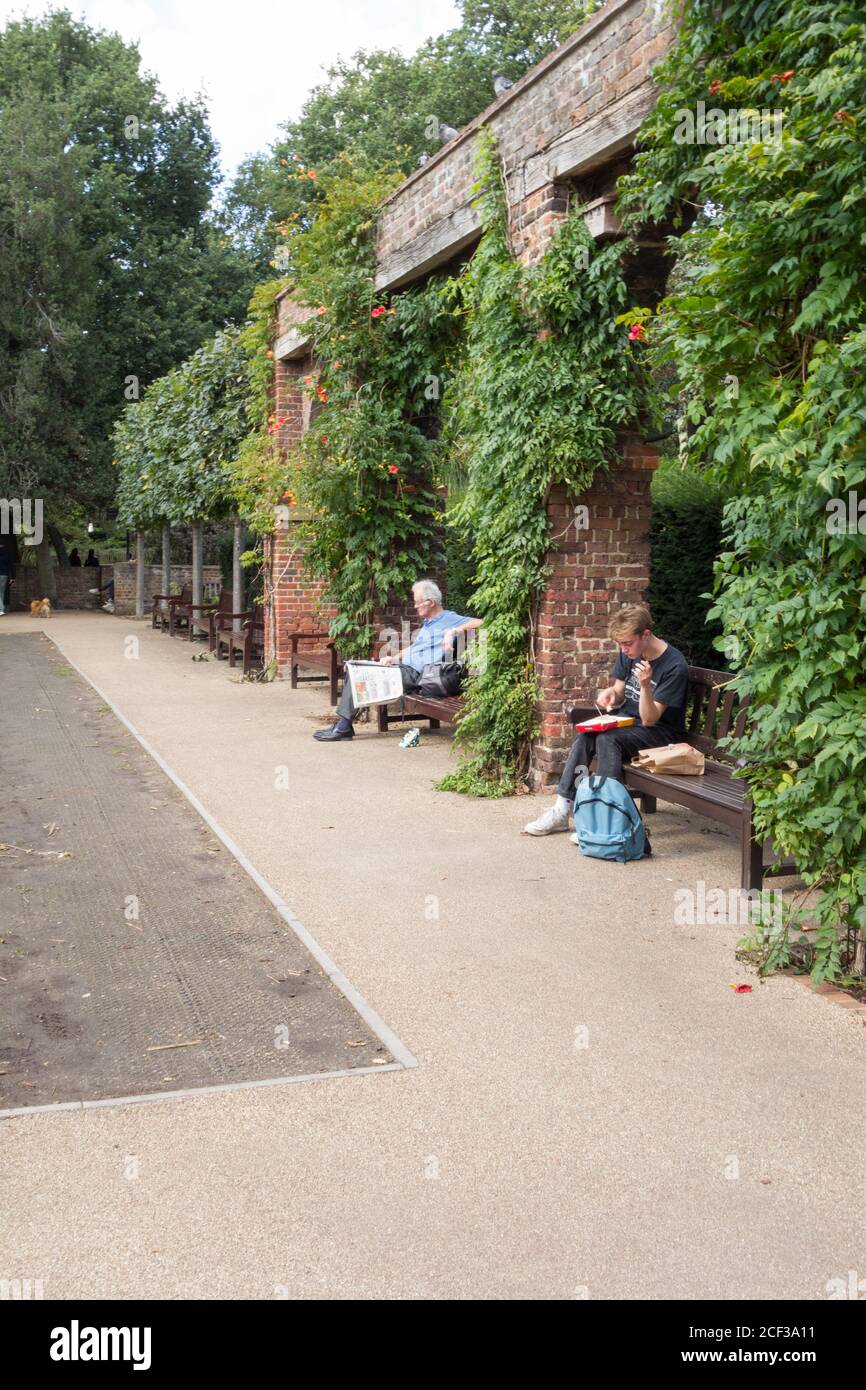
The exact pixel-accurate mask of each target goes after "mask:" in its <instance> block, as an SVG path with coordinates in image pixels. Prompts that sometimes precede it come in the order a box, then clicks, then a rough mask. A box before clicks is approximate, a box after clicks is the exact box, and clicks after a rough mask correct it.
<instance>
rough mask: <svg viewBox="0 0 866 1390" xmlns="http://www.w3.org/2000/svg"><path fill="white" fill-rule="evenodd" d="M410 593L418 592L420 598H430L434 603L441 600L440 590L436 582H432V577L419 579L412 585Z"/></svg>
mask: <svg viewBox="0 0 866 1390" xmlns="http://www.w3.org/2000/svg"><path fill="white" fill-rule="evenodd" d="M412 594H413V596H414V595H415V594H420V595H421V597H422V598H431V599H432V600H433V602H434V603H441V602H442V590H441V589H440V588H439V585H438V584H434V583H433V580H432V579H419V580H418V582H417V584H413V585H412Z"/></svg>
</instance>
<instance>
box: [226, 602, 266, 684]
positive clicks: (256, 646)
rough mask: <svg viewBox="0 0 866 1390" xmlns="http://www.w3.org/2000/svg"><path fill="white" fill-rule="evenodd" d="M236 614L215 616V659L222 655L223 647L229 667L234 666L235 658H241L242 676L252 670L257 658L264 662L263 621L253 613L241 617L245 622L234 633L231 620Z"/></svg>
mask: <svg viewBox="0 0 866 1390" xmlns="http://www.w3.org/2000/svg"><path fill="white" fill-rule="evenodd" d="M237 616H238V615H237V614H232V613H223V614H221V615H218V616H217V619H216V626H215V634H214V636H215V648H214V650H215V651H216V655H217V659H219V658H220V656H221V654H222V648H223V647H225V649H226V655H227V656H228V659H229V666H234V665H235V664H236V660H237V657H238V656H240V657H241V663H242V669H243V673H244V675H246V674H247V672H248V671H251V670H252V667H253V660H254V658H255V657H256V656H259V657H260V658H261V660H262V661H264V655H265V620H264V618H263V617H259V616H257V615H256V614H254V613H249V614H245V615H242V616H244V617H245V622H244V624H243V627H242V628H241V631H240V632H235V630H234V626H233V622H232V619H233V618H234V617H237Z"/></svg>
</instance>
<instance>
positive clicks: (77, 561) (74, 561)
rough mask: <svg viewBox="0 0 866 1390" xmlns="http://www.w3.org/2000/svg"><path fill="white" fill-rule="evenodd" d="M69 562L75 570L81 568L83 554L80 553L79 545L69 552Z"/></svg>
mask: <svg viewBox="0 0 866 1390" xmlns="http://www.w3.org/2000/svg"><path fill="white" fill-rule="evenodd" d="M69 563H70V565H71V566H72V568H73V569H75V570H80V569H81V556H80V555H79V553H78V546H77V545H76V546H75V548H74V549H73V550H70V552H69Z"/></svg>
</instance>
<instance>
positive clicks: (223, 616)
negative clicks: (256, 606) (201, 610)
mask: <svg viewBox="0 0 866 1390" xmlns="http://www.w3.org/2000/svg"><path fill="white" fill-rule="evenodd" d="M212 617H213V620H214V623H215V625H216V626H217V627H222V625H223V623H232V622H234V620H235V618H254V617H255V613H254V612H253V610H252V609H251V608H248V609H247V610H246V611H245V612H244V613H214V614H212Z"/></svg>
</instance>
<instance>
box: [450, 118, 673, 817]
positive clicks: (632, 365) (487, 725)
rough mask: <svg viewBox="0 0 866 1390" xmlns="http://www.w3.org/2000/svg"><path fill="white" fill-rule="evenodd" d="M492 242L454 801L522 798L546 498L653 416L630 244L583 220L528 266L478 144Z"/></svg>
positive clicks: (468, 327)
mask: <svg viewBox="0 0 866 1390" xmlns="http://www.w3.org/2000/svg"><path fill="white" fill-rule="evenodd" d="M478 167H479V176H478V185H477V191H478V206H479V208H480V211H481V215H482V223H483V227H484V234H483V236H482V240H481V243H480V245H479V247H478V249H477V251H476V252H475V255H474V256H473V258H472V260H471V261H470V262H469V263H468V264H467V266H466V267H465V269H464V271H463V273H462V275H461V277H460V282H459V292H460V296H461V301H462V306H463V313H464V318H465V324H464V327H465V342H464V353H463V356H462V358H461V367H460V370H459V371H458V372H457V373H456V375H455V377H454V379H453V381H452V383H451V385H450V387H449V391H448V407H449V409H448V416H449V434H450V437H451V440H452V446H453V448H454V450H455V451H456V453H457V455H458V457H459V458H460V459H461V460H462V462H463V466H464V468H465V470H466V474H467V485H466V490H465V493H464V495H463V497H462V499H461V500H460V502H459V504H458V506H457V507H456V509H455V517H454V520H455V522H456V524H457V525H459V526H463V527H465V528H467V530H468V531H469V532H470V533H471V534H472V535H473V536H474V537H475V541H474V554H475V565H476V588H475V593H474V596H473V599H472V611H473V612H474V613H477V614H478V615H479V616H481V617H482V618H483V619H484V631H485V635H486V644H485V647H484V660H483V663H482V664H481V665H480V666H479V669H478V671H477V673H476V675H475V677H474V679H473V680H472V682H471V684H470V687H469V693H468V701H467V707H466V713H465V715H464V717H463V719H462V720H461V722H460V724H459V726H458V732H457V740H458V743H459V744H460V745H461V746H462V748H463V752H464V757H463V761H462V763H461V765H460V766H459V767H458V769H457V770H456V771H455V772H453V773H451V774H450V775H449V776H448V777H446V778H445V780H444V782H443V783H442V786H443V788H446V789H449V790H455V791H464V792H471V793H474V794H476V795H482V796H501V795H505V794H507V793H509V792H513V791H514V790H515V789H516V787H517V786H518V784H519V782H520V780H521V779H522V778H523V777H524V776H525V774H526V771H527V769H528V761H529V748H530V740H531V739H532V736H533V734H534V733H535V731H536V703H537V700H538V696H539V691H538V687H537V682H536V677H535V665H534V638H535V635H536V611H537V605H538V600H539V596H540V594H541V592H542V590H543V588H544V582H545V578H546V568H545V562H546V556H547V553H548V550H549V548H550V544H551V531H550V522H549V518H548V515H547V507H546V504H547V499H548V496H549V493H550V490H551V488H553V487H554V486H555V485H556V484H562V485H563V486H564V487H565V488H567V490H568V491H569V493H571V494H573V495H575V496H576V497H577V496H579V494H580V493H582V492H584V491H585V490H586V489H587V488H588V487H589V485H590V483H591V482H592V479H593V477H594V475H595V474H596V473H597V471H598V470H599V469H601V468H604V467H605V465H606V464H607V463H608V462H609V461H610V460H611V459H612V457H613V455H614V443H615V431H616V427H617V426H618V425H624V424H625V423H627V422H633V421H634V420H635V418H636V417H637V416H638V414H639V413H640V411H641V410H642V409H643V408H644V407H645V406H646V404H647V391H646V389H645V381H644V377H643V372H642V368H641V366H640V364H639V361H638V359H637V354H638V352H639V351H640V349H639V348H637V347H631V346H629V344H628V338H627V334H626V331H625V329H624V327H623V326H622V324H621V323H620V322H618V319H619V317H620V316H621V315H623V314H624V313H625V312H626V310H627V307H628V303H629V300H628V291H627V287H626V284H625V281H624V279H623V274H622V268H621V256H622V246H621V245H620V246H608V247H598V246H596V245H595V243H594V241H593V239H592V237H591V235H590V233H589V232H588V230H587V228H586V226H585V223H584V221H583V218H582V216H581V213H580V209H579V208H575V209H574V211H573V212H572V213H571V214H570V215H569V216H568V217H567V218H566V219H565V221H564V222H563V224H562V225H561V227H560V228H559V230H558V232H557V233H556V235H555V236H554V238H553V241H552V243H551V245H550V247H549V249H548V251H547V254H546V255H545V257H544V259H543V260H542V261H541V262H540V263H539V264H537V265H535V266H531V267H527V266H525V265H522V264H521V263H519V262H518V261H517V260H515V258H514V256H513V255H512V252H511V248H510V245H509V237H508V224H507V213H506V205H505V200H504V197H503V192H502V187H501V175H500V169H499V161H498V158H497V155H496V150H495V146H494V144H493V141H492V137H491V136H490V135H489V134H487V135H486V136H485V137H484V138H483V139H482V141H481V143H480V149H479V166H478Z"/></svg>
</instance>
